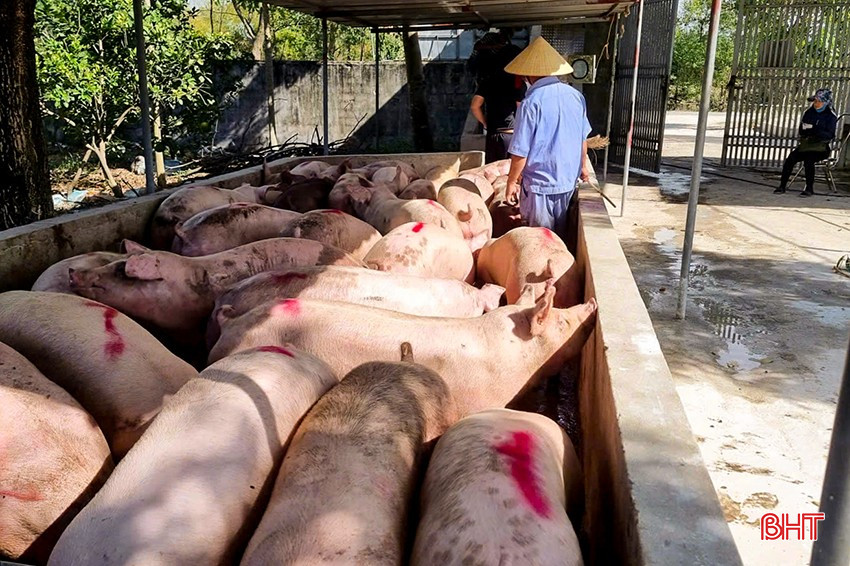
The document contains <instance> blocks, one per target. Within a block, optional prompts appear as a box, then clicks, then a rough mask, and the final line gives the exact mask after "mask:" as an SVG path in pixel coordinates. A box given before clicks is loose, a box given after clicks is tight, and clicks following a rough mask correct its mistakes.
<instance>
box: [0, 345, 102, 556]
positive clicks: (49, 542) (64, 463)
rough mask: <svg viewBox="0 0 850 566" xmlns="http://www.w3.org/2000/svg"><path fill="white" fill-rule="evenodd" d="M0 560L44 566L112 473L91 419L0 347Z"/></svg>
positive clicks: (28, 365) (15, 354)
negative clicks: (59, 540) (67, 529)
mask: <svg viewBox="0 0 850 566" xmlns="http://www.w3.org/2000/svg"><path fill="white" fill-rule="evenodd" d="M0 454H2V458H3V464H2V465H0V556H5V557H8V558H11V559H12V560H21V561H24V562H28V563H29V562H31V563H37V564H43V563H44V562H46V561H47V557H48V556H49V555H50V551H51V550H52V548H53V545H54V544H55V543H56V539H57V538H58V537H59V534H60V533H61V532H62V530H63V529H64V528H65V527H66V526H67V524H68V523H69V522H70V521H71V519H72V518H73V517H74V515H75V514H76V513H78V512H79V511H80V509H81V508H82V507H83V506H84V505H85V504H86V503H87V502H88V500H89V499H91V497H92V496H93V495H94V493H95V491H97V489H98V488H99V487H100V486H101V485H102V484H103V482H104V481H106V477H107V476H108V475H109V472H111V471H112V458H111V457H110V455H109V446H108V445H107V444H106V439H104V438H103V433H102V432H101V431H100V429H99V428H98V426H97V424H96V423H95V422H94V419H92V418H91V416H90V415H89V414H88V413H86V411H84V410H83V408H82V407H81V406H80V405H79V404H78V403H77V402H76V401H75V400H74V399H73V398H72V397H71V396H70V395H69V394H68V393H67V392H66V391H65V390H63V389H62V388H61V387H59V386H58V385H56V384H55V383H52V382H51V381H49V380H48V379H47V378H46V377H44V375H43V374H42V373H41V372H39V371H38V370H37V369H36V368H35V366H33V365H32V364H31V363H30V362H29V361H28V360H27V359H26V358H24V357H23V356H22V355H20V354H19V353H18V352H16V351H15V350H13V349H12V348H10V347H9V346H7V345H5V344H3V343H0Z"/></svg>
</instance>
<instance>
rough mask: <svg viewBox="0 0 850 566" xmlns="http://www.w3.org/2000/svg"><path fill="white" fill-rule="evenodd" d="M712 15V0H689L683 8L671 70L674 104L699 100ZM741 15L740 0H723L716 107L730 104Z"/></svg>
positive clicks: (691, 103)
mask: <svg viewBox="0 0 850 566" xmlns="http://www.w3.org/2000/svg"><path fill="white" fill-rule="evenodd" d="M710 16H711V0H686V1H685V2H684V3H683V4H682V6H681V8H680V11H679V17H678V22H677V23H676V36H675V41H674V43H673V64H672V67H671V70H670V84H671V87H672V88H671V90H670V102H671V105H673V106H680V105H685V106H687V105H696V104H698V103H699V98H700V90H701V88H702V74H703V68H704V65H705V49H706V45H707V43H708V25H709V19H710ZM737 16H738V10H737V1H736V0H723V4H722V9H721V12H720V31H719V36H718V38H717V57H716V60H715V64H714V88H713V92H712V101H711V106H712V109H715V110H719V109H723V108H724V107H725V104H726V83H727V82H728V81H729V75H730V72H731V69H732V55H733V51H734V37H735V26H736V21H737Z"/></svg>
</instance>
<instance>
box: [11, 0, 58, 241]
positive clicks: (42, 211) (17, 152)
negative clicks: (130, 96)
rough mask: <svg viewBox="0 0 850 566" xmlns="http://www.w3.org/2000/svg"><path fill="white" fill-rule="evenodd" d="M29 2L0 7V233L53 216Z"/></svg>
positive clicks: (32, 3)
mask: <svg viewBox="0 0 850 566" xmlns="http://www.w3.org/2000/svg"><path fill="white" fill-rule="evenodd" d="M34 12H35V0H3V1H2V2H0V21H2V22H4V26H3V27H4V29H3V33H2V34H0V230H6V229H8V228H12V227H15V226H20V225H21V224H27V223H29V222H33V221H35V220H39V219H42V218H45V217H47V216H49V215H50V214H51V213H52V212H53V202H52V200H51V196H50V175H49V172H48V169H47V156H46V152H45V147H44V133H43V132H42V124H41V112H40V111H39V108H38V82H37V81H36V69H35V46H34V42H33V19H34Z"/></svg>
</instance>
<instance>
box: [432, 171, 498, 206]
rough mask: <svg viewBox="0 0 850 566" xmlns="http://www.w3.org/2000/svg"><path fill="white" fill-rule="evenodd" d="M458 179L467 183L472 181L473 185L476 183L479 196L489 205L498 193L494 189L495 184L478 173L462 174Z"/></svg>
mask: <svg viewBox="0 0 850 566" xmlns="http://www.w3.org/2000/svg"><path fill="white" fill-rule="evenodd" d="M458 178H459V179H465V180H467V181H472V183H474V184H475V187H476V188H477V189H478V194H479V195H480V196H481V198H482V199H483V200H484V202H487V203H489V202H490V201H492V200H493V195H494V194H495V192H496V191H495V189H493V184H492V183H491V182H490V181H489V180H488V179H487V178H486V177H484V175H481V174H478V173H461V175H460V177H458ZM450 182H451V181H450ZM444 186H445V185H444Z"/></svg>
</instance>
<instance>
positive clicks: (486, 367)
mask: <svg viewBox="0 0 850 566" xmlns="http://www.w3.org/2000/svg"><path fill="white" fill-rule="evenodd" d="M553 283H554V282H553ZM554 297H555V288H554V285H550V287H549V288H547V291H546V293H544V295H543V296H542V297H540V299H538V300H537V301H536V302H535V301H534V289H533V288H532V287H531V286H528V288H527V290H526V292H525V293H524V294H523V296H522V298H521V301H519V302H518V303H517V304H515V305H507V306H504V307H500V308H497V309H495V310H493V311H490V312H488V313H486V314H484V315H482V316H480V317H477V318H437V317H434V318H429V317H420V316H412V315H409V314H402V313H396V312H392V311H388V310H381V309H376V308H370V307H365V306H362V305H351V304H345V303H336V302H329V301H317V300H310V299H286V300H284V301H281V302H279V303H277V304H274V305H271V306H270V305H260V306H259V307H257V308H255V309H252V310H251V311H249V312H248V313H246V314H244V315H242V316H241V317H238V318H234V319H231V320H228V321H225V322H224V323H222V327H221V338H219V340H218V342H216V344H215V346H214V347H213V348H212V350H211V351H210V355H209V360H210V361H211V362H212V361H215V360H218V359H221V358H222V357H224V356H227V355H229V354H231V353H233V352H238V351H240V350H244V349H247V348H253V347H255V346H257V345H258V344H268V343H272V344H284V343H288V342H291V343H292V345H293V346H294V347H296V348H300V349H302V350H304V351H307V352H309V353H311V354H313V355H315V356H318V357H319V358H321V359H323V360H324V361H325V362H327V363H328V364H329V365H330V366H331V367H332V368H333V369H334V371H335V372H336V373H337V375H345V374H346V373H347V372H349V371H351V369H353V368H354V367H356V366H357V365H359V364H361V363H365V362H368V361H376V360H377V361H394V360H396V359H397V358H396V352H397V351H398V344H399V342H409V343H410V344H411V345H412V346H413V351H414V352H416V361H417V362H418V363H420V364H422V365H424V366H426V367H428V368H430V369H432V370H434V371H436V372H437V373H438V374H439V375H440V376H441V377H442V378H443V379H444V380H445V381H446V384H447V385H448V386H449V389H450V390H451V391H452V395H453V397H454V399H455V402H456V403H457V404H458V410H459V411H460V415H461V416H462V415H466V414H469V413H471V412H475V411H480V410H483V409H487V408H494V407H504V406H505V405H506V404H507V403H508V402H509V401H511V400H512V399H513V398H514V397H515V396H516V395H517V394H521V393H522V392H523V391H525V390H526V389H529V388H533V387H535V386H536V385H538V383H539V382H540V380H541V379H543V378H544V377H548V376H551V375H553V374H554V373H555V372H557V371H558V370H559V369H560V368H561V367H562V366H563V365H564V363H565V362H566V361H567V360H568V359H569V358H571V357H573V356H575V355H576V354H578V353H579V352H580V351H581V348H582V346H583V344H584V342H585V340H586V339H587V336H588V335H589V333H590V331H591V330H592V328H593V322H594V320H595V313H596V301H595V300H594V299H592V298H591V299H590V300H589V301H588V302H587V303H584V304H582V305H577V306H575V307H572V308H570V309H556V308H554V307H553V306H552V302H553V300H554ZM343 344H344V345H345V346H342V345H343Z"/></svg>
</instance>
